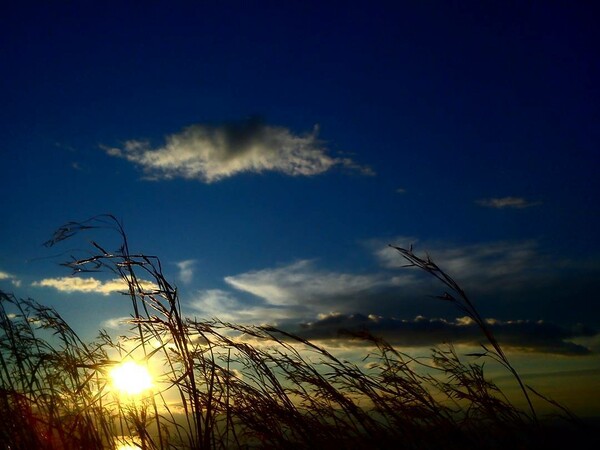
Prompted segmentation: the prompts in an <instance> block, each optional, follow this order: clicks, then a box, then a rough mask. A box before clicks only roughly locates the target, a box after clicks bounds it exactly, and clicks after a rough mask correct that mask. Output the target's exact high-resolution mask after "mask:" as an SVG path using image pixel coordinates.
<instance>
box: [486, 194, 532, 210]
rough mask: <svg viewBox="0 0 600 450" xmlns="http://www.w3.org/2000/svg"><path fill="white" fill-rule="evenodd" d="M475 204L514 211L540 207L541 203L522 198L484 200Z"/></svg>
mask: <svg viewBox="0 0 600 450" xmlns="http://www.w3.org/2000/svg"><path fill="white" fill-rule="evenodd" d="M475 203H477V204H478V205H480V206H484V207H486V208H496V209H503V208H515V209H523V208H529V207H531V206H536V205H540V204H541V202H531V201H528V200H526V199H524V198H522V197H499V198H485V199H481V200H477V201H476V202H475Z"/></svg>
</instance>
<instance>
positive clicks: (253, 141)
mask: <svg viewBox="0 0 600 450" xmlns="http://www.w3.org/2000/svg"><path fill="white" fill-rule="evenodd" d="M317 131H318V128H317V127H315V129H314V130H313V132H312V133H308V134H305V135H296V134H294V133H293V132H292V131H291V130H289V129H288V128H284V127H278V126H272V125H267V124H265V123H263V122H262V121H260V120H256V119H251V120H246V121H242V122H235V123H229V124H226V125H221V126H211V125H203V124H197V125H192V126H190V127H187V128H185V129H183V130H182V131H181V132H179V133H175V134H171V135H169V136H167V137H166V142H165V144H164V145H163V146H160V147H156V148H152V147H151V146H150V144H149V143H148V142H144V141H139V140H130V141H127V142H126V143H125V145H124V147H123V148H107V149H105V150H106V152H107V154H109V155H110V156H115V157H120V158H124V159H126V160H127V161H130V162H132V163H134V164H136V165H138V166H140V167H141V168H142V169H143V171H144V172H145V174H146V176H147V177H148V178H151V179H172V178H185V179H193V180H200V181H203V182H205V183H213V182H216V181H219V180H222V179H224V178H228V177H231V176H234V175H237V174H240V173H242V172H254V173H261V172H266V171H272V172H280V173H283V174H286V175H291V176H310V175H318V174H321V173H324V172H327V171H328V170H330V169H332V168H333V167H335V166H339V167H344V168H346V169H349V170H353V171H358V172H361V173H363V174H372V173H373V171H372V170H371V169H370V168H368V167H365V166H361V165H359V164H357V163H356V162H355V161H353V160H352V159H350V158H347V157H333V156H330V154H329V152H328V149H327V147H326V146H325V143H324V142H323V141H321V140H320V139H318V137H317Z"/></svg>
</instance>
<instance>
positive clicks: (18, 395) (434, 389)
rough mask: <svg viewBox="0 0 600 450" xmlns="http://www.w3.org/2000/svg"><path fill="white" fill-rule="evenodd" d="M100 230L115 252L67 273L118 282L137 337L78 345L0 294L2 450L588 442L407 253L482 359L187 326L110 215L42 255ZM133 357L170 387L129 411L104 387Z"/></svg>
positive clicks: (98, 251) (457, 293)
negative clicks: (454, 311) (107, 233)
mask: <svg viewBox="0 0 600 450" xmlns="http://www.w3.org/2000/svg"><path fill="white" fill-rule="evenodd" d="M99 228H108V229H111V230H113V231H115V232H116V233H117V236H118V238H119V240H120V243H119V246H118V249H117V250H116V251H107V250H105V249H104V247H103V246H101V245H100V244H98V243H96V242H91V246H90V250H91V253H88V254H87V255H86V257H84V258H75V257H73V258H72V259H71V260H70V261H68V262H66V263H64V265H65V266H66V267H68V268H69V269H71V270H72V271H73V273H75V274H81V273H88V272H98V271H100V272H107V273H113V274H116V275H117V276H118V277H119V278H120V279H122V280H123V282H124V286H125V287H126V289H125V290H124V292H123V294H124V295H125V296H126V297H128V298H129V300H130V302H131V311H132V313H131V320H130V324H131V326H132V329H131V333H130V334H129V335H128V336H126V337H122V338H119V339H116V338H114V337H111V336H109V335H108V334H107V333H106V332H104V331H102V332H100V335H99V337H98V339H97V340H96V341H94V342H92V343H85V342H83V341H82V340H81V339H80V338H79V337H78V336H77V334H76V332H75V331H74V330H73V329H72V328H71V327H70V326H69V324H67V323H66V321H65V320H63V319H62V317H61V316H60V315H59V313H58V312H57V311H55V310H54V309H52V308H48V307H46V306H43V305H41V304H39V303H37V302H35V301H34V300H31V299H17V298H16V297H15V296H13V295H12V294H9V293H5V292H1V293H0V445H2V446H3V448H5V449H9V448H10V449H81V448H85V449H101V448H115V445H116V443H117V441H118V439H117V438H118V437H121V436H126V437H127V438H128V439H130V440H131V441H132V442H134V443H135V444H136V445H137V446H138V447H139V448H143V449H184V448H185V449H226V448H273V449H276V448H286V449H292V448H293V449H296V448H297V449H304V448H311V449H318V448H327V449H332V448H345V449H351V448H356V449H363V448H364V449H378V448H380V449H386V448H394V449H422V448H425V449H427V448H431V449H433V448H436V449H439V448H444V449H448V448H498V449H506V448H553V445H554V446H555V445H558V443H559V442H562V441H561V439H567V440H569V442H571V444H572V443H573V441H575V440H577V439H578V437H580V436H583V434H582V433H584V432H585V428H584V425H583V424H582V423H580V421H578V419H577V418H576V417H575V416H574V415H573V414H571V413H570V412H569V411H568V410H567V409H566V408H565V407H563V406H562V405H559V404H557V403H556V402H554V401H552V400H551V399H547V398H546V397H544V396H543V395H542V394H540V393H538V392H537V391H536V390H534V389H533V388H530V387H528V386H526V385H525V384H524V382H523V381H522V379H521V377H520V376H519V374H518V373H517V371H516V369H515V368H514V367H513V366H512V365H511V364H510V362H509V359H508V357H507V356H506V354H505V353H504V352H503V350H502V347H501V345H500V343H499V342H498V341H497V340H496V338H495V337H494V335H493V334H492V332H491V330H490V329H489V327H488V326H487V324H486V322H485V321H484V320H483V319H482V318H481V317H480V316H479V313H478V312H477V309H476V308H475V306H474V304H473V303H472V301H471V300H470V299H469V297H468V296H467V295H466V293H465V292H464V291H463V290H462V289H461V287H460V286H459V285H458V284H457V283H456V282H455V281H454V280H453V279H452V278H451V277H450V276H449V275H448V274H446V273H445V272H444V271H443V270H442V269H441V268H440V267H438V266H437V265H436V264H435V263H434V262H433V261H432V260H431V259H430V258H429V257H425V258H421V257H419V256H417V255H416V254H415V253H414V252H413V250H412V248H409V249H403V248H399V247H394V248H396V250H397V251H398V252H399V257H403V258H405V259H406V260H407V265H408V266H413V267H417V268H419V269H421V270H424V271H426V272H428V273H429V274H431V275H432V276H433V277H435V278H437V279H438V280H439V281H441V283H443V285H445V286H446V288H447V289H448V290H447V292H445V293H444V294H443V295H442V296H440V298H441V299H443V300H445V301H448V302H450V303H452V304H454V305H455V306H456V307H457V308H459V309H460V310H461V311H463V312H464V313H466V314H467V315H468V316H469V317H470V318H471V319H472V320H474V321H475V322H476V323H477V324H478V325H479V327H480V329H481V332H482V337H483V339H484V340H485V343H484V344H483V345H482V351H481V352H479V353H476V354H471V355H465V356H464V357H461V356H459V355H458V353H457V352H456V351H455V349H454V348H453V347H452V346H445V347H438V348H435V349H433V350H432V353H431V354H430V355H429V356H428V357H424V358H415V357H411V356H409V355H407V354H405V353H403V352H402V351H401V350H400V349H398V348H395V347H394V346H392V345H390V344H389V343H388V342H386V341H385V340H383V339H380V338H378V337H377V336H373V335H371V334H370V333H368V332H367V331H364V332H360V333H350V332H346V335H347V337H348V339H357V340H361V341H362V342H363V343H366V344H368V346H366V347H365V348H369V349H370V350H366V354H365V358H364V364H361V365H360V366H359V365H357V364H356V363H352V362H349V361H346V360H342V359H339V358H338V357H337V356H336V355H334V354H333V353H331V352H330V351H328V350H327V349H326V348H324V347H322V346H319V345H317V344H315V343H314V342H311V341H309V340H307V339H304V338H302V337H299V336H296V335H293V334H291V333H289V332H286V331H285V330H281V329H277V328H275V327H270V326H243V325H238V324H233V323H225V322H222V321H219V320H210V321H207V320H197V319H192V318H189V317H185V316H184V315H183V314H182V311H181V304H180V302H179V297H178V293H177V289H176V287H175V286H173V285H172V284H171V283H169V282H168V281H167V279H166V278H165V277H164V275H163V272H162V267H161V263H160V260H159V258H157V257H155V256H149V255H144V254H136V253H131V252H130V250H129V244H128V240H127V236H126V234H125V231H124V230H123V227H122V226H121V224H120V222H119V221H118V220H117V219H116V218H115V217H113V216H111V215H104V216H97V217H94V218H92V219H90V220H88V221H85V222H70V223H68V224H66V225H64V226H62V227H60V228H59V229H58V230H57V231H56V232H55V234H54V236H53V237H52V238H51V239H50V240H49V241H48V242H47V243H46V245H48V246H54V245H57V244H59V243H60V242H61V241H64V240H67V239H70V238H71V237H73V236H75V235H76V234H79V233H82V232H88V231H93V230H97V229H99ZM133 356H135V357H136V358H137V359H138V360H141V361H142V362H145V363H148V364H154V365H155V366H158V367H160V372H161V373H160V374H159V376H158V381H157V383H156V386H155V388H154V389H153V390H152V392H151V393H149V394H147V395H146V396H144V397H143V398H141V399H139V400H138V401H135V402H127V401H124V400H123V399H122V398H120V397H119V396H115V395H114V393H113V392H112V391H111V387H110V383H109V376H108V374H109V372H110V370H111V368H112V367H114V365H115V364H117V363H119V362H120V361H121V360H126V359H128V358H132V357H133ZM486 359H491V360H494V361H496V362H497V363H499V364H501V365H502V366H503V367H504V368H505V369H506V370H507V371H508V373H509V374H510V375H511V376H512V377H513V379H514V382H515V383H516V385H517V386H518V387H519V389H520V391H521V392H522V395H523V397H524V399H525V400H526V404H527V409H526V410H521V409H519V408H517V407H516V406H515V405H514V404H513V403H511V402H510V401H509V400H508V399H507V398H506V397H505V396H504V394H503V393H502V391H501V390H500V389H499V388H498V386H496V385H495V384H494V383H493V382H491V381H490V380H488V379H487V378H486V376H485V373H484V364H483V363H482V362H479V361H482V360H486ZM532 396H533V397H535V398H537V399H541V400H542V401H547V402H549V403H550V404H552V405H553V406H554V410H555V415H556V416H557V417H560V418H562V419H564V424H565V425H564V426H561V427H556V426H554V423H549V422H547V421H544V420H541V419H540V417H538V413H537V411H536V408H535V407H534V402H533V401H532Z"/></svg>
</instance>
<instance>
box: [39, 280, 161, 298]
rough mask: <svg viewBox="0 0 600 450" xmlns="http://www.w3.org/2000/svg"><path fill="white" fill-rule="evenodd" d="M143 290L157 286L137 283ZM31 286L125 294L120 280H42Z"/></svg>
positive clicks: (123, 285) (63, 290)
mask: <svg viewBox="0 0 600 450" xmlns="http://www.w3.org/2000/svg"><path fill="white" fill-rule="evenodd" d="M139 284H140V286H141V287H142V288H143V289H147V290H154V289H157V286H156V285H155V284H154V283H152V282H151V281H144V280H140V281H139ZM32 286H36V287H51V288H54V289H56V290H58V291H61V292H86V293H94V294H102V295H109V294H112V293H115V292H127V291H128V287H127V283H125V281H123V280H122V279H120V278H114V279H112V280H107V281H102V280H97V279H95V278H93V277H92V278H79V277H59V278H44V279H43V280H40V281H34V282H33V283H32Z"/></svg>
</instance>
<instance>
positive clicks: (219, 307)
mask: <svg viewBox="0 0 600 450" xmlns="http://www.w3.org/2000/svg"><path fill="white" fill-rule="evenodd" d="M189 307H190V308H192V310H193V311H194V312H197V313H198V314H199V315H200V316H201V317H202V318H217V319H220V320H223V321H225V322H227V321H229V322H235V323H251V324H266V323H269V324H274V323H276V322H277V321H279V320H282V319H290V318H292V317H293V314H294V312H293V310H291V309H289V308H282V307H277V306H273V305H268V304H262V305H261V304H259V305H257V304H250V303H247V302H243V301H240V300H239V299H238V298H236V297H235V296H234V295H233V294H232V293H231V292H228V291H224V290H221V289H208V290H203V291H199V292H198V294H197V296H196V298H195V299H194V300H192V301H191V302H190V303H189Z"/></svg>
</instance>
